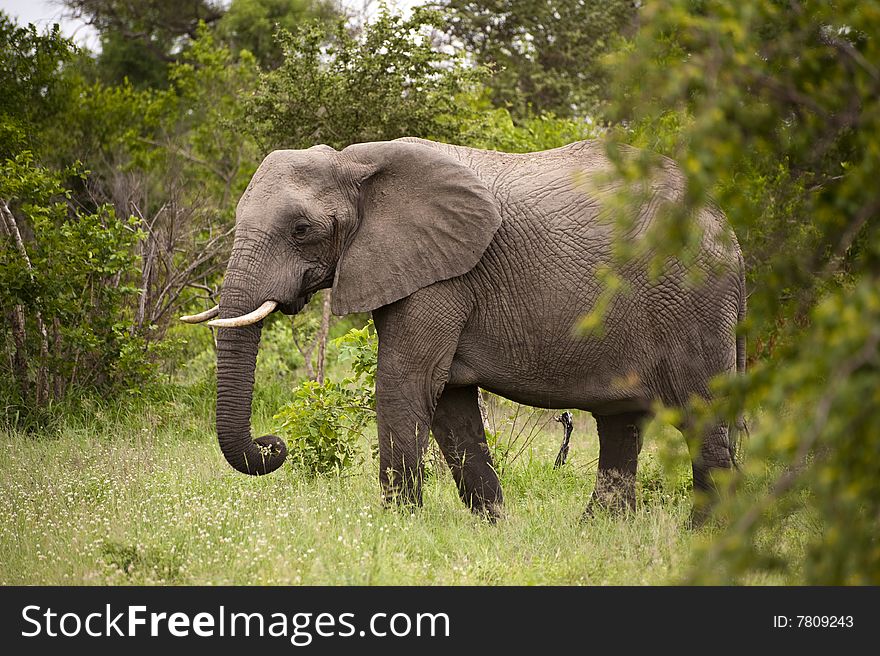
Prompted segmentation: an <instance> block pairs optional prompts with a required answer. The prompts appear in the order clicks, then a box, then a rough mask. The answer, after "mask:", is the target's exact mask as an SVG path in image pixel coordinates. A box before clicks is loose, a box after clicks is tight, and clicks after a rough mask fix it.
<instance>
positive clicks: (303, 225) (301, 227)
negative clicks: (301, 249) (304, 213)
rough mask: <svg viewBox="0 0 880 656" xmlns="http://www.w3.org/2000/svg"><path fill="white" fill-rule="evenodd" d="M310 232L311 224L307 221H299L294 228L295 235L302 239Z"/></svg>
mask: <svg viewBox="0 0 880 656" xmlns="http://www.w3.org/2000/svg"><path fill="white" fill-rule="evenodd" d="M308 231H309V224H308V223H307V222H305V221H297V222H296V223H295V224H294V226H293V234H294V235H295V236H297V237H302V236H303V235H305V234H306V233H307V232H308Z"/></svg>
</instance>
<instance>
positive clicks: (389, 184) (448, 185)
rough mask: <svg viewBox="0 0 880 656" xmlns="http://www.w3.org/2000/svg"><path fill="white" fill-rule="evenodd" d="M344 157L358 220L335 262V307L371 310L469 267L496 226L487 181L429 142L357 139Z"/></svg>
mask: <svg viewBox="0 0 880 656" xmlns="http://www.w3.org/2000/svg"><path fill="white" fill-rule="evenodd" d="M342 160H343V161H348V162H351V164H350V165H351V166H352V169H353V170H357V171H360V173H359V174H358V175H357V176H356V177H357V178H358V179H360V180H362V182H361V184H360V192H359V193H360V196H359V202H358V214H359V216H358V221H359V225H358V227H357V228H356V229H355V232H354V234H353V235H352V236H351V238H350V239H349V242H348V243H347V245H346V246H345V248H344V250H343V252H342V256H341V257H340V259H339V262H338V263H337V266H336V279H335V280H334V283H333V312H334V314H349V313H351V312H366V311H369V310H375V309H376V308H378V307H382V306H383V305H387V304H389V303H393V302H394V301H397V300H399V299H401V298H403V297H405V296H408V295H410V294H412V293H413V292H415V291H416V290H418V289H421V288H422V287H427V286H428V285H430V284H432V283H435V282H437V281H439V280H446V279H447V278H454V277H455V276H460V275H462V274H463V273H467V272H468V271H470V270H471V269H472V268H473V267H474V266H475V265H476V264H477V262H479V260H480V258H481V257H482V255H483V252H484V251H485V250H486V247H487V246H488V245H489V242H491V241H492V237H493V236H494V234H495V231H496V230H497V229H498V226H499V225H501V215H500V214H499V212H498V208H497V206H496V201H495V198H494V197H493V196H492V194H491V192H490V191H489V189H488V188H487V187H486V185H485V184H483V182H482V181H481V180H480V179H479V178H478V177H477V175H476V174H475V173H474V172H473V171H472V170H471V169H470V168H468V167H467V166H465V165H464V164H462V163H461V162H459V161H458V160H457V159H456V158H455V157H454V156H451V155H448V154H446V153H444V152H442V151H440V150H438V149H435V148H433V147H431V146H427V145H422V144H415V143H406V142H399V141H394V142H377V143H366V144H357V145H354V146H349V147H348V148H346V149H345V150H343V151H342ZM343 166H344V164H343Z"/></svg>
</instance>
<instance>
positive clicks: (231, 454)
mask: <svg viewBox="0 0 880 656" xmlns="http://www.w3.org/2000/svg"><path fill="white" fill-rule="evenodd" d="M224 287H225V285H224ZM223 294H224V295H223V300H222V302H221V311H220V316H221V317H224V318H226V317H236V316H241V315H242V314H245V313H246V312H249V311H251V310H253V307H248V304H246V303H239V302H236V294H234V293H233V292H231V291H227V290H224V292H223ZM219 331H220V332H219V335H218V337H217V437H218V439H219V441H220V449H221V450H222V451H223V455H224V456H225V457H226V460H227V461H228V462H229V464H230V465H232V466H233V467H234V468H235V469H237V470H238V471H240V472H242V473H245V474H253V475H261V474H268V473H269V472H272V471H275V470H276V469H278V468H279V467H280V466H281V464H282V463H283V462H284V458H285V457H286V456H287V445H286V444H284V442H283V441H282V440H281V439H280V438H278V437H276V436H274V435H264V436H263V437H260V438H258V439H256V440H253V439H251V402H252V400H253V394H254V370H255V369H256V364H257V349H258V347H259V345H260V333H261V331H262V322H258V323H256V324H253V325H250V326H244V327H238V328H220V329H219Z"/></svg>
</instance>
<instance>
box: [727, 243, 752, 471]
mask: <svg viewBox="0 0 880 656" xmlns="http://www.w3.org/2000/svg"><path fill="white" fill-rule="evenodd" d="M746 297H747V294H746V267H745V262H744V261H743V257H742V254H740V256H739V306H738V307H737V312H736V323H737V330H738V331H740V330H742V323H743V321H744V320H745V318H746ZM745 373H746V336H745V335H743V334H742V333H741V332H738V333H737V336H736V375H737V376H742V375H744V374H745ZM743 435H745V436H746V437H748V436H749V427H748V424H746V418H745V417H744V416H743V414H742V413H741V412H740V413H739V414H737V416H736V422H735V424H734V426H733V430H731V431H730V436H729V443H730V446H729V449H730V460H731V462H733V464H734V466H738V462H737V461H738V456H739V453H740V441H741V437H742V436H743Z"/></svg>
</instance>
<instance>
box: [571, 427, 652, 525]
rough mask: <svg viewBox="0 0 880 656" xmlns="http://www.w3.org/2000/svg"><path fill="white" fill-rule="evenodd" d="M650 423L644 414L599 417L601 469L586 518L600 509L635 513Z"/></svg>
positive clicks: (597, 473)
mask: <svg viewBox="0 0 880 656" xmlns="http://www.w3.org/2000/svg"><path fill="white" fill-rule="evenodd" d="M646 419H647V415H646V414H645V413H641V412H639V413H625V414H619V415H606V416H602V415H597V416H596V427H597V428H598V430H599V469H598V471H597V472H596V487H595V489H594V490H593V495H592V497H591V498H590V503H589V505H588V506H587V510H586V513H585V517H589V516H591V515H592V513H593V511H594V510H595V509H596V507H599V508H604V509H606V510H609V511H611V512H621V511H626V510H635V507H636V467H637V465H638V459H639V452H640V451H641V450H642V427H643V426H644V424H645V421H646Z"/></svg>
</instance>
